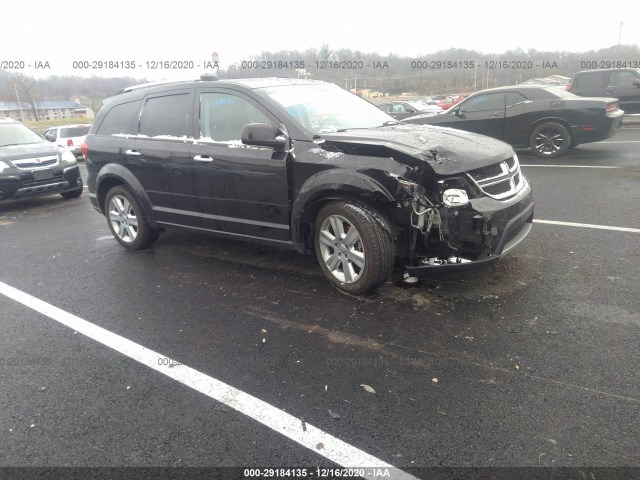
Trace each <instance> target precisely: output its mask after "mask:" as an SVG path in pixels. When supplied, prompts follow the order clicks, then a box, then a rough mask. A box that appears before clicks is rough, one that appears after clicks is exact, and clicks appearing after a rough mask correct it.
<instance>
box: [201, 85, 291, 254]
mask: <svg viewBox="0 0 640 480" xmlns="http://www.w3.org/2000/svg"><path fill="white" fill-rule="evenodd" d="M196 96H197V99H196V112H195V113H194V116H196V118H197V127H196V128H197V129H199V135H196V137H199V138H196V141H195V142H194V144H193V146H192V147H191V152H190V155H191V158H192V164H193V173H194V179H195V188H196V191H197V194H198V197H199V202H200V209H201V212H202V218H201V221H202V226H203V228H205V229H207V230H211V231H216V232H223V233H228V234H233V235H235V236H237V237H239V238H242V237H245V238H246V237H249V238H263V239H269V240H275V241H282V242H289V241H290V227H289V190H288V179H287V157H288V152H287V151H282V150H275V149H273V148H267V147H255V146H247V145H244V144H242V142H241V140H240V137H241V134H242V128H243V127H244V125H246V124H248V123H272V124H274V125H278V124H279V123H280V122H278V121H277V119H276V118H275V117H273V116H272V115H271V114H269V113H268V111H267V110H266V109H265V108H264V107H263V106H262V105H260V103H258V102H257V101H256V100H254V99H252V98H250V97H249V96H247V95H245V94H243V93H242V92H239V91H236V90H232V89H224V88H211V89H200V90H198V91H197V92H196Z"/></svg>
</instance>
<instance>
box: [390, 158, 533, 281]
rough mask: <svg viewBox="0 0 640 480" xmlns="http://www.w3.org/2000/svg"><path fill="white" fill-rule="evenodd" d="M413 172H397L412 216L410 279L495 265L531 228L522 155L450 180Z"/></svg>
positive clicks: (402, 201) (405, 206)
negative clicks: (521, 162) (521, 160)
mask: <svg viewBox="0 0 640 480" xmlns="http://www.w3.org/2000/svg"><path fill="white" fill-rule="evenodd" d="M436 155H437V153H436V154H434V157H436ZM413 173H414V174H413V175H411V176H412V177H415V178H411V179H409V178H406V177H400V176H398V175H394V174H391V176H392V177H395V178H396V180H397V181H398V185H399V187H400V188H399V192H400V201H399V203H398V205H397V206H398V207H400V208H401V209H402V210H404V211H405V213H406V214H407V215H408V217H409V223H410V229H409V231H408V238H407V239H406V241H407V255H406V259H407V265H406V270H407V275H408V276H410V277H417V276H421V275H427V274H430V273H436V272H446V271H461V270H467V269H472V268H478V267H481V266H487V265H490V264H492V263H495V262H497V261H498V260H499V259H500V257H501V256H502V255H503V254H505V253H506V252H508V251H509V250H511V249H512V248H514V247H515V246H516V245H518V244H519V243H520V242H521V241H522V240H524V238H525V237H526V236H527V234H528V233H529V231H530V230H531V225H532V222H533V202H532V198H531V188H530V186H529V183H528V182H527V180H526V178H525V177H524V175H522V173H521V171H520V165H519V163H518V158H517V156H516V155H513V156H512V157H511V158H508V159H506V160H505V161H502V162H497V163H495V164H491V165H488V166H485V167H481V168H477V169H474V170H471V171H467V172H462V173H459V174H456V175H454V176H448V177H444V178H434V177H433V175H428V174H426V175H421V174H420V169H416V170H414V172H413Z"/></svg>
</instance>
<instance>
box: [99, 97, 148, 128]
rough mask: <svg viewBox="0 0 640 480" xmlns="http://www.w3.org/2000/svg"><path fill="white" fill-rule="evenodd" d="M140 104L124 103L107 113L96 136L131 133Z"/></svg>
mask: <svg viewBox="0 0 640 480" xmlns="http://www.w3.org/2000/svg"><path fill="white" fill-rule="evenodd" d="M138 105H140V102H129V103H122V104H120V105H116V106H114V107H113V108H112V109H111V110H109V111H108V112H107V114H106V115H105V117H104V119H103V120H102V123H100V126H99V127H98V130H96V135H115V134H116V133H129V129H130V127H131V122H132V121H133V116H134V115H135V114H136V112H137V111H138Z"/></svg>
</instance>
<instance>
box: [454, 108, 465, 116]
mask: <svg viewBox="0 0 640 480" xmlns="http://www.w3.org/2000/svg"><path fill="white" fill-rule="evenodd" d="M453 113H454V114H455V116H456V117H460V118H464V112H463V111H461V110H460V107H456V108H454V109H453Z"/></svg>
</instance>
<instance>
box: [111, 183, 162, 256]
mask: <svg viewBox="0 0 640 480" xmlns="http://www.w3.org/2000/svg"><path fill="white" fill-rule="evenodd" d="M104 210H105V215H106V217H107V223H108V224H109V230H111V233H112V234H113V236H114V237H115V238H116V240H118V242H120V244H121V245H122V246H124V247H125V248H128V249H129V250H142V249H145V248H149V247H150V246H151V245H153V243H154V242H155V241H156V240H157V239H158V232H156V231H155V230H153V229H152V228H151V227H150V226H149V224H148V223H147V219H146V218H145V216H144V213H143V211H142V208H141V207H140V203H139V202H138V200H137V199H136V197H135V196H134V195H133V193H131V191H130V190H129V189H128V188H127V187H125V186H124V185H118V186H115V187H113V188H112V189H111V190H109V192H107V196H106V198H105V209H104Z"/></svg>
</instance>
